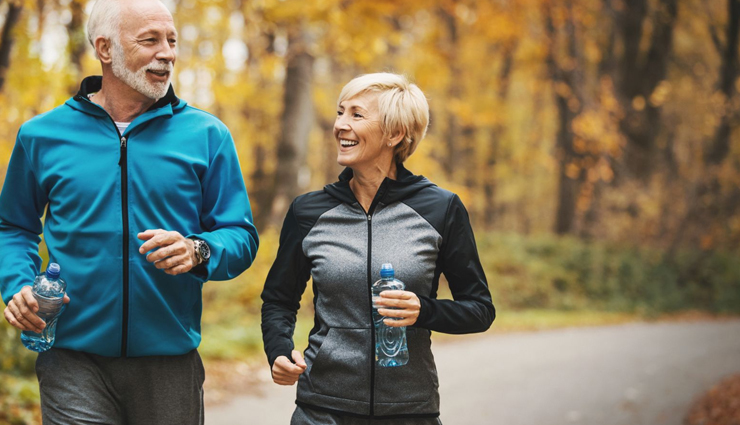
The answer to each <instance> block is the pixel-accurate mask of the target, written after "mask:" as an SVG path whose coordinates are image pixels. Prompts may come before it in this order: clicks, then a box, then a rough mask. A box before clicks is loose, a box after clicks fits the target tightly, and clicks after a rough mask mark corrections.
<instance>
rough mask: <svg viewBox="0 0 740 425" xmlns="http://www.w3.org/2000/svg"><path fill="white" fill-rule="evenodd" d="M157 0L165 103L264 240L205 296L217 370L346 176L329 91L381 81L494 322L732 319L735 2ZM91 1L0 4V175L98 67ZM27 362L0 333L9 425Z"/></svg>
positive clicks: (24, 396)
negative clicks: (291, 214) (171, 58)
mask: <svg viewBox="0 0 740 425" xmlns="http://www.w3.org/2000/svg"><path fill="white" fill-rule="evenodd" d="M164 3H165V4H167V5H168V7H170V10H171V11H172V12H173V15H174V17H175V21H176V26H177V28H178V32H179V40H178V44H179V47H178V60H177V64H176V66H175V74H174V78H173V85H174V86H175V90H176V92H177V94H178V96H180V97H182V98H183V99H185V100H187V101H188V102H189V103H190V104H192V105H194V106H197V107H199V108H201V109H204V110H206V111H208V112H211V113H213V114H214V115H216V116H218V117H219V118H221V119H222V120H223V121H224V122H225V123H226V124H227V125H228V127H229V128H230V129H231V132H232V133H233V135H234V139H235V142H236V146H237V150H238V153H239V159H240V161H241V166H242V171H243V173H244V177H245V180H246V182H247V187H248V190H249V193H250V198H251V202H252V206H253V210H254V214H255V222H256V224H257V226H258V228H259V230H260V234H261V240H262V242H261V246H260V251H259V255H258V259H257V261H256V262H255V264H254V265H253V266H252V268H251V269H250V270H248V271H247V272H246V273H244V274H243V275H242V276H240V277H239V278H237V279H235V280H234V281H231V282H211V283H208V284H206V286H205V288H204V303H205V309H204V316H203V322H204V325H203V326H204V328H203V333H204V341H203V345H202V347H201V351H202V353H203V355H204V357H205V358H206V362H208V361H214V362H215V361H217V360H220V361H237V360H243V359H244V358H245V357H247V356H250V355H252V356H254V357H255V358H256V360H255V361H257V362H263V361H264V359H263V358H261V357H260V355H259V354H258V353H259V352H260V350H261V338H260V335H259V327H258V324H259V308H260V300H259V294H260V291H261V286H262V283H263V282H264V277H265V275H266V274H267V271H268V270H269V267H270V265H271V263H272V260H273V259H274V256H275V252H276V250H277V239H278V232H279V225H280V223H281V222H282V217H283V215H284V214H285V211H286V210H287V206H288V204H289V202H290V201H291V200H292V198H293V197H295V196H296V195H298V194H300V193H303V192H306V191H308V190H316V189H320V188H321V187H322V186H323V185H325V184H327V183H330V182H332V181H334V180H335V179H336V176H337V175H338V174H339V172H340V171H341V169H340V167H339V166H337V164H336V146H335V142H334V140H333V136H332V130H331V129H332V126H333V122H334V117H335V115H336V98H337V96H338V93H339V91H340V89H341V87H342V86H343V85H344V84H345V83H346V82H348V81H349V80H350V79H351V78H353V77H355V76H357V75H359V74H363V73H368V72H378V71H392V72H398V73H403V74H406V75H407V76H409V77H410V78H411V79H412V80H413V81H414V82H416V83H417V84H418V85H419V86H420V88H421V89H422V90H423V91H424V92H425V94H426V95H427V97H428V99H429V103H430V107H431V125H430V128H429V132H428V135H427V138H426V139H425V140H424V141H423V142H422V143H421V144H420V147H419V149H418V150H417V152H416V153H415V154H414V155H413V156H412V157H411V158H410V159H409V160H408V162H407V167H408V168H409V169H411V170H412V171H413V172H415V173H417V174H423V175H425V176H427V177H429V178H430V179H431V180H432V181H434V182H436V183H438V184H439V185H440V186H442V187H444V188H446V189H449V190H452V191H454V192H456V193H458V194H459V195H460V197H461V198H462V200H463V202H464V203H465V205H466V206H467V208H468V210H469V213H470V216H471V219H472V221H473V223H474V228H475V230H476V238H477V242H478V246H479V249H480V253H481V258H482V262H483V264H484V267H485V269H486V272H487V276H488V279H489V282H490V285H491V290H492V293H493V296H494V302H495V303H496V305H497V309H498V311H499V316H500V319H499V321H497V322H496V324H494V328H497V326H501V324H503V325H504V326H503V327H504V328H506V326H507V323H508V326H512V327H516V326H518V325H517V322H521V323H532V324H533V326H547V323H548V322H552V321H555V322H557V321H562V320H565V321H566V322H568V323H572V322H573V320H574V319H563V317H566V316H567V317H571V318H572V317H577V318H579V319H575V320H586V321H590V322H593V323H596V322H599V321H603V320H608V319H604V318H605V317H624V315H627V316H629V317H648V318H651V317H659V316H660V315H663V314H670V313H674V312H681V311H696V310H699V311H703V312H708V313H711V314H738V313H740V261H738V258H739V257H738V254H739V253H740V252H739V250H738V241H740V143H738V138H739V137H740V134H738V131H737V130H738V126H739V125H740V95H739V94H738V91H740V79H739V77H740V63H739V61H738V54H739V53H740V49H739V46H738V37H739V35H740V1H738V0H710V1H705V0H557V1H556V0H487V1H474V0H426V1H422V0H415V1H392V0H374V1H372V2H368V1H359V0H315V1H304V0H251V1H250V0H244V1H239V0H222V1H219V0H169V1H167V0H165V1H164ZM91 5H92V2H87V1H82V0H54V1H41V0H24V1H20V0H15V1H9V0H0V31H1V32H0V123H1V124H0V175H2V176H4V174H5V168H6V165H7V162H8V159H9V156H10V153H11V151H12V148H13V144H14V140H15V136H16V133H17V131H18V128H19V127H20V125H21V124H22V123H23V122H24V121H26V120H28V119H30V118H32V117H34V116H36V115H38V114H40V113H43V112H45V111H48V110H50V109H52V108H54V107H55V106H57V105H59V104H61V103H62V102H64V101H65V100H66V99H67V98H68V97H70V96H71V95H72V94H74V93H76V91H77V89H78V86H79V82H80V80H81V79H82V78H83V77H84V76H87V75H92V74H99V73H100V70H99V69H100V68H99V64H98V63H97V62H96V60H95V58H94V57H93V55H92V53H91V49H90V47H89V45H88V43H87V39H86V33H85V24H86V21H87V16H88V14H89V11H90V8H91ZM3 179H4V177H3ZM44 251H45V248H44V247H43V245H42V247H41V252H42V255H43V256H44V257H45V256H46V253H45V252H44ZM309 287H310V286H309ZM443 293H444V291H443ZM306 301H308V302H306ZM304 302H305V303H304V304H305V308H304V309H302V311H304V313H303V317H310V310H311V303H310V294H308V295H307V296H304ZM523 312H524V313H523ZM593 312H599V313H598V314H596V315H594V313H593ZM609 315H614V316H609ZM507 317H508V319H507ZM512 318H514V319H512ZM584 318H585V319H584ZM507 321H508V322H507ZM306 322H310V319H308V320H307V321H306ZM307 327H310V325H309V324H306V325H304V326H303V328H307ZM301 332H302V335H304V336H305V332H306V329H302V331H301ZM296 341H297V346H299V347H300V346H302V344H305V337H303V339H302V340H301V339H300V338H298V337H297V338H296ZM255 353H257V354H255ZM33 359H34V356H32V354H31V353H29V352H27V351H25V350H24V349H23V348H22V346H21V345H20V344H19V342H18V332H16V331H15V330H13V329H12V328H10V326H8V325H7V323H5V322H4V321H3V323H2V324H0V423H2V422H3V421H5V422H10V423H35V421H37V420H38V418H37V412H36V411H35V409H34V406H35V405H36V403H37V400H38V388H37V385H36V383H35V380H34V378H33Z"/></svg>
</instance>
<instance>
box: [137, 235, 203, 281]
mask: <svg viewBox="0 0 740 425" xmlns="http://www.w3.org/2000/svg"><path fill="white" fill-rule="evenodd" d="M138 238H139V239H141V240H146V242H144V243H143V244H142V245H141V246H140V247H139V253H141V254H145V253H147V252H149V251H152V250H154V251H152V252H150V253H149V254H147V256H146V260H147V261H149V262H150V263H154V266H155V267H156V268H158V269H160V270H163V271H164V272H165V273H167V274H169V275H173V276H175V275H178V274H182V273H187V272H189V271H190V270H191V269H192V268H193V267H195V255H194V249H193V242H192V241H191V240H190V239H187V238H185V237H184V236H182V235H181V234H180V233H179V232H175V231H171V232H168V231H166V230H162V229H156V230H147V231H144V232H141V233H139V234H138Z"/></svg>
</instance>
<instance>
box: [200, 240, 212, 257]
mask: <svg viewBox="0 0 740 425" xmlns="http://www.w3.org/2000/svg"><path fill="white" fill-rule="evenodd" d="M198 252H199V253H200V257H201V258H203V261H205V260H208V258H209V257H210V256H211V249H210V248H209V247H208V244H207V243H206V242H205V241H200V243H199V244H198Z"/></svg>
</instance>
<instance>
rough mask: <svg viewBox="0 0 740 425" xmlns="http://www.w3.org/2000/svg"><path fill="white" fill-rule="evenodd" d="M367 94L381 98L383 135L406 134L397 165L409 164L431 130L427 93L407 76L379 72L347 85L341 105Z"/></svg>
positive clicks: (361, 76)
mask: <svg viewBox="0 0 740 425" xmlns="http://www.w3.org/2000/svg"><path fill="white" fill-rule="evenodd" d="M367 92H370V93H377V94H378V111H379V112H380V117H381V128H382V130H383V134H385V135H388V136H391V135H394V134H398V132H403V133H404V134H405V136H404V138H403V141H402V142H401V143H399V144H398V145H396V148H395V151H394V153H393V156H394V158H395V160H396V162H403V161H405V160H406V158H408V157H409V156H410V155H411V154H412V153H414V151H415V150H416V147H417V146H419V142H420V141H421V139H423V138H424V136H425V135H426V133H427V127H428V126H429V104H428V103H427V99H426V97H424V93H422V91H421V89H419V87H418V86H417V85H416V84H413V83H411V82H410V81H409V80H408V79H407V78H406V77H405V76H403V75H399V74H392V73H389V72H378V73H375V74H365V75H360V76H359V77H356V78H354V79H353V80H352V81H350V82H349V83H347V85H346V86H344V88H343V89H342V92H341V93H340V94H339V100H337V104H340V103H342V102H344V101H345V100H347V99H351V98H353V97H355V96H357V95H360V94H363V93H367Z"/></svg>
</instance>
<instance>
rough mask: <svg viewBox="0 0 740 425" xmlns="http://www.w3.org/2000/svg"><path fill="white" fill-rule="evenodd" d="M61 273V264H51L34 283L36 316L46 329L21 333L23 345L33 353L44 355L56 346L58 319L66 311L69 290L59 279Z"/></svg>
mask: <svg viewBox="0 0 740 425" xmlns="http://www.w3.org/2000/svg"><path fill="white" fill-rule="evenodd" d="M61 271H62V269H61V267H59V264H57V263H49V267H47V268H46V273H45V274H44V273H42V274H40V275H38V276H36V279H34V281H33V296H34V298H36V302H38V303H39V311H37V312H36V315H38V316H39V317H40V318H41V319H43V320H44V322H46V327H45V328H44V330H42V331H41V333H36V332H32V331H23V332H22V333H21V341H22V342H23V345H25V346H26V348H28V349H29V350H31V351H36V352H37V353H42V352H44V351H46V350H48V349H49V348H51V346H52V345H54V338H55V332H56V327H57V319H58V318H59V316H60V315H61V314H62V311H64V302H63V301H64V291H65V290H66V289H67V284H66V283H65V282H64V281H63V280H62V279H60V278H59V273H60V272H61Z"/></svg>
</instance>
